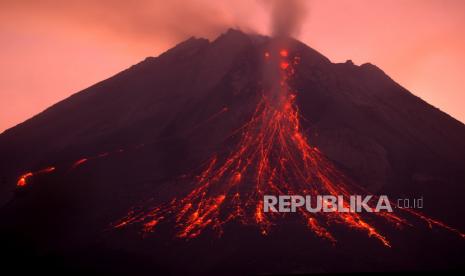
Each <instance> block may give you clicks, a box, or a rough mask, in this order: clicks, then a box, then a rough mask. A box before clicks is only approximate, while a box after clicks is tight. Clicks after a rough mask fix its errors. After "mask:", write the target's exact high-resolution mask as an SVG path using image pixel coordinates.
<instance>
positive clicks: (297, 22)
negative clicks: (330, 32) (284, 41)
mask: <svg viewBox="0 0 465 276" xmlns="http://www.w3.org/2000/svg"><path fill="white" fill-rule="evenodd" d="M266 3H267V4H268V5H270V8H271V11H270V12H271V34H272V35H273V36H275V37H292V36H296V35H298V34H299V32H300V29H301V27H302V24H303V22H304V20H305V18H306V16H307V11H308V10H307V3H308V1H305V0H268V1H266Z"/></svg>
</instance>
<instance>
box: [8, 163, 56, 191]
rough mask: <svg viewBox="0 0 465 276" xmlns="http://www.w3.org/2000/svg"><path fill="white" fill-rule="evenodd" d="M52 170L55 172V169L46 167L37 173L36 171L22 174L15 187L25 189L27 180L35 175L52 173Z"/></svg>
mask: <svg viewBox="0 0 465 276" xmlns="http://www.w3.org/2000/svg"><path fill="white" fill-rule="evenodd" d="M54 170H55V167H47V168H45V169H42V170H39V171H36V172H27V173H24V174H22V175H21V176H20V177H19V178H18V181H17V182H16V186H17V187H25V186H26V185H27V181H28V179H29V178H31V177H33V176H35V175H39V174H46V173H50V172H52V171H54Z"/></svg>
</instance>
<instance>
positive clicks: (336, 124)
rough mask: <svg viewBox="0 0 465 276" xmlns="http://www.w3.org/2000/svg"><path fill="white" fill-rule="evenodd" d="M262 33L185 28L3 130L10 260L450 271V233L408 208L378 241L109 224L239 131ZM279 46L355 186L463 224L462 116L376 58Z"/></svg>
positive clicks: (314, 120) (131, 266)
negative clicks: (167, 42)
mask: <svg viewBox="0 0 465 276" xmlns="http://www.w3.org/2000/svg"><path fill="white" fill-rule="evenodd" d="M273 41H274V39H273V38H269V37H265V36H260V35H250V34H245V33H243V32H241V31H238V30H233V29H231V30H228V31H227V32H226V33H224V34H222V35H220V36H219V37H218V38H217V39H216V40H214V41H211V42H210V41H208V40H206V39H202V38H190V39H188V40H186V41H184V42H182V43H180V44H178V45H176V46H175V47H173V48H172V49H170V50H168V51H166V52H165V53H163V54H161V55H160V56H158V57H149V58H146V59H145V60H144V61H142V62H140V63H138V64H136V65H134V66H132V67H130V68H128V69H127V70H125V71H123V72H120V73H118V74H117V75H115V76H113V77H111V78H109V79H107V80H104V81H102V82H100V83H97V84H95V85H93V86H91V87H89V88H87V89H85V90H83V91H80V92H78V93H76V94H74V95H72V96H70V97H69V98H67V99H65V100H63V101H61V102H59V103H57V104H55V105H53V106H51V107H49V108H48V109H46V110H44V111H43V112H41V113H40V114H38V115H36V116H34V117H32V118H31V119H29V120H27V121H25V122H23V123H21V124H19V125H17V126H15V127H13V128H11V129H8V130H6V131H5V132H3V133H2V134H0V156H1V158H0V179H1V181H2V182H1V184H0V185H1V186H0V204H1V206H2V207H1V209H0V219H1V220H2V226H1V227H0V234H1V237H2V238H1V239H2V242H4V244H6V247H7V248H9V251H10V252H12V254H10V256H9V258H11V259H16V256H21V259H22V260H26V261H27V262H31V263H34V264H37V265H38V267H49V266H52V265H53V264H54V263H56V262H57V261H58V262H59V263H60V264H61V265H60V266H55V269H57V270H59V271H62V270H63V271H70V270H75V271H80V272H87V271H97V272H112V273H123V274H124V273H129V272H131V273H139V274H153V273H155V272H168V273H174V274H183V273H188V272H191V273H223V274H228V273H231V274H236V273H243V272H248V273H308V272H317V273H322V272H346V271H349V272H351V271H373V270H374V271H386V270H430V269H463V253H464V249H465V247H464V241H463V238H460V237H458V236H457V235H455V234H453V233H450V232H448V231H444V230H443V229H438V228H437V227H432V228H429V227H428V225H427V224H426V223H425V225H421V223H420V222H417V223H415V224H416V225H415V227H412V228H409V227H407V229H402V230H393V229H389V228H388V227H387V226H384V225H381V226H380V228H381V229H383V230H384V232H385V233H387V234H386V235H388V236H389V237H390V238H391V239H392V248H390V249H386V248H384V247H382V246H380V244H379V243H378V242H376V241H375V240H374V239H372V238H366V234H364V233H359V232H352V231H348V230H347V229H343V228H341V227H338V226H335V227H334V228H335V229H333V231H334V233H335V234H337V236H338V237H340V238H339V239H338V242H337V244H332V243H330V242H328V241H325V240H321V239H319V238H318V237H315V235H313V234H312V233H311V232H309V231H308V230H307V229H305V228H300V227H299V226H298V223H297V222H296V221H295V220H289V222H288V223H282V224H281V225H277V227H275V229H274V230H272V231H271V232H270V233H269V234H268V235H266V236H263V235H261V234H260V231H256V230H254V229H253V227H251V226H250V225H242V224H237V223H230V224H227V225H225V229H224V230H223V233H222V235H221V236H220V237H218V235H217V233H215V232H214V231H211V230H208V229H207V230H205V233H204V234H203V235H201V236H199V237H197V238H195V239H189V240H182V239H181V240H180V239H176V238H173V236H172V235H170V232H171V231H172V230H171V229H172V227H170V225H169V223H166V224H165V225H160V229H159V230H158V231H157V232H154V233H153V234H151V235H147V236H146V235H144V234H141V233H140V228H138V227H136V226H132V225H131V226H129V227H127V228H124V229H114V228H113V227H112V225H114V223H115V222H116V221H118V220H119V219H121V218H122V217H124V216H125V215H126V214H127V212H128V210H132V208H134V206H140V205H144V204H146V202H153V204H155V205H157V204H162V203H163V202H169V201H170V200H171V199H172V198H179V197H182V196H183V195H185V194H186V193H189V191H191V190H192V189H193V188H194V184H193V181H191V179H194V178H195V175H198V174H199V173H200V172H202V170H203V169H204V168H205V167H206V166H207V165H208V160H209V159H210V158H212V156H215V155H216V156H220V157H221V156H223V157H224V156H227V155H228V153H229V152H230V151H231V150H233V149H234V148H235V147H236V146H237V145H238V143H241V141H242V140H241V139H240V137H239V136H238V135H236V134H237V132H238V131H240V130H241V129H242V128H243V126H244V124H247V122H248V121H249V120H250V118H251V117H253V116H254V112H255V110H256V106H257V104H258V103H259V102H260V95H261V94H260V91H262V89H263V74H264V70H263V56H264V54H265V53H266V52H267V51H268V49H269V47H270V45H271V44H272V43H273ZM287 49H288V51H289V53H290V54H292V55H294V56H298V58H299V62H298V63H296V65H295V68H294V69H295V72H294V74H293V77H292V79H290V80H289V85H290V86H291V87H292V89H293V90H294V91H296V92H295V93H296V99H295V105H296V107H297V108H298V110H299V112H300V116H301V120H300V124H301V127H302V131H303V132H304V134H305V135H306V137H307V138H308V141H309V143H310V144H311V146H313V147H315V148H316V149H318V151H319V152H321V154H322V155H323V156H324V157H325V158H326V159H327V160H328V162H331V164H332V165H334V167H335V168H337V170H338V171H340V172H341V174H344V175H345V176H346V177H347V178H350V179H351V181H353V182H354V183H357V185H360V186H361V187H363V189H366V190H367V191H370V192H372V193H374V194H387V195H389V196H390V198H393V199H396V198H409V199H413V198H422V199H423V202H424V208H423V209H422V210H421V212H422V213H424V214H427V215H428V216H431V217H433V218H435V219H439V220H440V221H442V222H444V223H445V224H447V225H450V226H452V227H454V228H455V229H459V231H460V230H462V231H463V230H464V229H465V221H464V220H463V216H464V215H465V212H464V210H463V208H462V202H463V200H462V195H463V194H464V192H465V187H464V186H463V183H465V171H464V170H463V168H464V167H465V154H464V153H465V139H464V138H465V125H464V124H463V123H461V122H459V121H457V120H455V119H454V118H452V117H451V116H449V115H447V114H446V113H444V112H442V111H440V110H439V109H437V108H435V107H434V106H432V105H430V104H428V103H426V102H425V101H423V100H422V99H420V98H419V97H417V96H415V95H413V94H412V93H410V92H409V91H408V90H406V89H405V88H403V87H402V86H400V85H399V84H397V83H396V82H395V81H394V80H392V79H391V78H389V76H387V75H386V74H385V73H384V72H383V71H382V70H381V69H379V68H378V67H376V66H375V65H373V64H370V63H366V64H363V65H360V66H358V65H355V64H354V63H352V62H351V61H350V60H349V61H347V62H345V63H332V62H331V61H330V60H329V59H328V58H326V57H324V56H323V55H321V54H320V53H318V52H317V51H315V50H313V49H311V48H310V47H308V46H307V45H305V44H303V43H301V42H299V41H297V40H291V41H290V42H289V43H288V46H287ZM422 226H423V227H422Z"/></svg>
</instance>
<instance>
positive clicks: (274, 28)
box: [263, 0, 308, 108]
mask: <svg viewBox="0 0 465 276" xmlns="http://www.w3.org/2000/svg"><path fill="white" fill-rule="evenodd" d="M263 3H264V4H265V7H266V8H269V12H270V16H271V18H270V21H271V34H272V36H273V37H274V38H273V39H272V40H271V42H270V44H269V45H268V47H267V48H268V52H269V54H268V57H267V58H266V61H265V63H264V69H263V84H264V87H265V90H266V91H268V92H269V97H270V98H271V99H272V102H273V104H274V105H275V106H276V107H277V108H281V106H282V104H284V101H283V99H286V98H287V95H288V93H289V91H288V87H287V85H284V86H283V85H281V81H282V80H283V79H285V74H286V72H285V71H284V69H281V67H280V65H281V63H282V62H284V60H285V59H287V53H288V52H292V49H290V45H291V44H292V43H291V37H294V36H296V35H298V34H299V32H300V29H301V27H302V24H303V22H304V20H305V17H306V15H307V3H308V1H305V0H264V1H263ZM282 51H285V52H286V56H285V57H283V56H282V55H281V54H280V53H281V52H282Z"/></svg>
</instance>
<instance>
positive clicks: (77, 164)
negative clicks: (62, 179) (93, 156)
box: [72, 158, 89, 169]
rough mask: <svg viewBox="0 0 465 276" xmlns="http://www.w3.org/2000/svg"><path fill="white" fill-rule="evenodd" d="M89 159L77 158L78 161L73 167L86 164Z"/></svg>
mask: <svg viewBox="0 0 465 276" xmlns="http://www.w3.org/2000/svg"><path fill="white" fill-rule="evenodd" d="M88 160H89V159H87V158H81V159H79V160H77V161H76V162H74V164H73V166H72V168H73V169H75V168H77V167H79V166H80V165H82V164H84V163H85V162H87V161H88Z"/></svg>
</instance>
